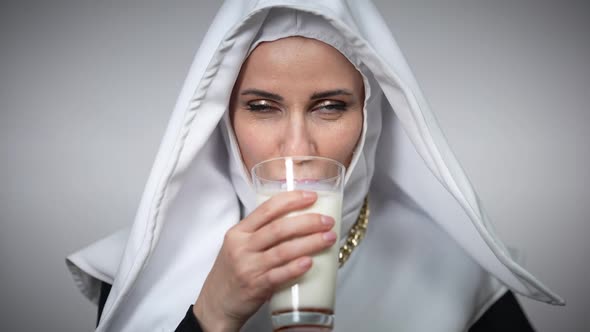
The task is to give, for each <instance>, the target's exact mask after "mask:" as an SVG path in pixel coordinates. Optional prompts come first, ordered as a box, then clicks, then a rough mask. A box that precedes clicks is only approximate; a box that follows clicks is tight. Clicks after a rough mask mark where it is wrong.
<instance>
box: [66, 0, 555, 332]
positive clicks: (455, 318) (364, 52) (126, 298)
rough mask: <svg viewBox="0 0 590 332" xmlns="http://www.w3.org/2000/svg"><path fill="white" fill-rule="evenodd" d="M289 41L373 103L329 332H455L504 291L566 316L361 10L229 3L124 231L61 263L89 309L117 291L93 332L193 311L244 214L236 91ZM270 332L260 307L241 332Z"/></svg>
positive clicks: (347, 1)
mask: <svg viewBox="0 0 590 332" xmlns="http://www.w3.org/2000/svg"><path fill="white" fill-rule="evenodd" d="M293 9H296V10H293ZM319 32H321V33H319ZM289 35H301V36H304V37H308V38H315V39H318V40H321V41H323V42H326V43H328V44H330V45H332V46H334V47H335V48H336V49H338V50H339V51H340V52H341V53H343V54H344V55H345V56H346V57H347V58H348V59H349V60H350V61H351V62H352V63H353V64H354V65H355V66H356V67H357V69H359V70H360V71H361V72H362V73H363V76H364V80H365V88H366V90H367V99H366V102H365V106H366V107H365V110H364V112H365V117H364V119H365V124H364V126H363V135H362V140H361V142H360V143H359V146H358V147H357V149H356V150H355V156H354V158H353V162H352V163H351V166H350V168H349V170H348V171H347V184H346V189H345V204H344V212H343V221H344V225H343V228H344V229H343V231H344V232H346V231H347V230H348V229H347V228H348V227H350V225H351V224H352V222H354V220H355V218H356V214H358V210H359V208H360V205H361V203H362V199H363V198H364V196H365V194H366V193H367V192H369V193H370V198H369V205H370V208H371V210H372V213H371V217H370V222H369V229H368V232H367V235H366V238H365V240H364V242H363V243H362V244H361V245H360V246H359V247H358V248H357V249H355V251H354V252H353V254H352V256H351V258H350V260H349V261H348V262H347V263H346V265H345V266H344V267H343V268H342V269H341V270H340V271H339V276H338V290H337V303H336V330H337V331H360V330H367V331H391V330H399V331H433V330H436V331H463V330H466V329H467V328H468V327H469V325H470V324H471V323H472V322H473V321H474V320H476V319H477V318H478V317H479V315H480V314H481V313H482V312H483V311H485V309H487V307H488V306H489V305H490V304H491V303H493V302H494V301H495V300H496V299H497V298H498V297H499V296H501V295H502V294H503V293H504V292H505V291H506V287H508V288H510V289H512V290H514V291H516V292H518V293H520V294H523V295H526V296H528V297H531V298H533V299H536V300H539V301H544V302H548V303H552V304H563V300H562V299H560V298H559V296H557V295H556V294H554V293H552V292H551V291H550V290H549V289H548V288H546V287H545V286H544V285H542V284H541V283H540V282H539V281H537V280H536V279H535V278H534V277H533V276H532V275H531V274H530V273H528V272H527V271H526V270H524V269H523V268H522V267H521V266H520V265H518V264H517V263H516V262H515V261H514V259H513V258H512V257H511V255H510V254H509V252H508V251H507V249H506V247H505V246H504V245H503V244H502V243H501V241H500V240H499V239H498V238H497V237H496V236H495V234H494V231H493V228H492V225H491V224H490V223H489V221H488V220H487V217H486V215H485V213H484V211H483V209H482V207H481V205H480V203H479V200H478V198H477V196H476V194H475V193H474V191H473V189H472V187H471V185H470V183H469V181H468V180H467V178H466V176H465V174H464V173H463V171H462V170H461V167H460V166H459V164H458V162H457V161H456V159H455V158H454V156H453V154H452V151H451V150H450V148H449V147H448V145H447V143H446V140H445V139H444V137H443V135H442V133H441V131H440V129H439V127H438V125H437V124H436V121H435V119H434V116H433V115H432V113H431V111H430V109H429V106H428V104H427V103H426V100H425V99H424V97H423V95H422V93H421V92H420V89H419V87H418V85H417V83H416V81H415V78H414V76H413V74H412V73H411V71H410V69H409V67H408V65H407V63H406V61H405V60H404V58H403V55H402V54H401V51H400V50H399V48H398V47H397V44H396V42H395V40H394V39H393V37H392V36H391V34H390V32H389V30H388V29H387V27H386V25H385V22H384V21H383V19H382V18H381V16H380V15H379V13H378V12H377V10H376V9H375V8H374V7H373V5H372V4H371V3H370V2H368V1H353V0H326V1H322V2H319V1H312V0H309V1H306V0H300V1H288V0H283V1H276V0H274V1H273V0H266V1H265V0H259V1H244V0H230V1H226V2H225V3H224V5H223V6H222V7H221V9H220V11H219V13H218V14H217V16H216V17H215V19H214V21H213V23H212V25H211V27H210V29H209V31H208V33H207V34H206V36H205V38H204V40H203V42H202V44H201V47H200V49H199V51H198V52H197V54H196V57H195V60H194V62H193V65H192V66H191V69H190V71H189V74H188V77H187V79H186V81H185V84H184V86H183V89H182V91H181V94H180V96H179V98H178V101H177V104H176V106H175V109H174V112H173V114H172V117H171V120H170V122H169V125H168V128H167V131H166V134H165V136H164V139H163V141H162V144H161V146H160V150H159V152H158V155H157V157H156V161H155V163H154V166H153V169H152V172H151V174H150V177H149V179H148V182H147V185H146V188H145V191H144V194H143V197H142V200H141V203H140V206H139V209H138V212H137V215H136V219H135V222H134V224H133V226H132V227H131V229H127V230H123V231H121V232H118V233H116V234H114V235H112V236H110V237H108V238H105V239H103V240H101V241H99V242H97V243H95V244H93V245H91V246H89V247H87V248H86V249H83V250H81V251H79V252H77V253H75V254H73V255H71V256H69V257H68V259H67V260H66V262H67V264H68V267H69V269H70V270H71V272H72V274H73V276H74V279H75V281H76V282H77V284H78V286H79V287H80V289H81V290H82V292H83V293H84V294H85V295H86V296H87V297H88V298H89V299H91V300H93V301H96V299H97V296H98V286H99V283H100V282H101V281H104V282H108V283H112V284H113V287H112V289H111V293H110V295H109V298H108V300H107V303H106V305H105V308H104V311H103V314H102V318H101V323H100V325H99V327H98V329H97V331H172V330H174V328H175V327H176V326H177V324H178V323H179V322H180V321H181V320H182V317H183V316H184V314H185V312H186V310H187V309H188V307H189V305H190V304H192V303H194V301H195V300H196V298H197V296H198V294H199V292H200V288H201V287H202V284H203V282H204V280H205V278H206V276H207V274H208V272H209V270H210V268H211V266H212V264H213V261H214V259H215V257H216V256H217V252H218V250H219V248H220V246H221V243H222V241H223V236H224V234H225V232H226V231H227V230H228V229H229V228H230V227H231V226H232V225H234V224H235V223H237V222H238V221H239V220H240V219H241V215H243V214H245V213H249V211H251V210H252V209H253V202H251V198H250V197H251V195H250V194H249V193H250V190H251V189H250V187H249V184H248V180H247V177H246V176H245V172H244V169H243V166H242V164H241V162H240V159H239V151H237V145H236V144H235V138H233V132H232V130H231V127H229V126H228V121H227V116H225V119H224V114H227V112H226V111H227V107H228V101H229V98H230V94H231V90H232V87H233V84H234V82H235V79H236V77H237V75H238V73H239V70H240V67H241V63H242V62H243V60H244V59H245V58H246V56H247V55H248V53H249V52H250V51H251V49H252V48H253V47H254V46H255V45H256V43H258V42H261V41H268V40H274V39H277V38H282V37H285V36H289ZM228 152H229V153H228ZM269 324H270V322H269V316H268V312H266V308H265V307H263V308H261V310H260V311H259V312H258V313H257V314H255V315H254V316H253V317H252V319H251V320H250V321H249V322H248V323H247V324H246V326H245V327H244V328H243V331H266V330H270V325H269Z"/></svg>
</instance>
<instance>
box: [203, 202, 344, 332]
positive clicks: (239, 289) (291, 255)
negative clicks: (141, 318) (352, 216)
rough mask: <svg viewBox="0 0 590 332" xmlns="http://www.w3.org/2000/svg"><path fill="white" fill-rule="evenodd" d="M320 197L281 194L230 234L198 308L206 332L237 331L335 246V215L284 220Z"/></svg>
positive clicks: (204, 288)
mask: <svg viewBox="0 0 590 332" xmlns="http://www.w3.org/2000/svg"><path fill="white" fill-rule="evenodd" d="M316 199H317V194H316V193H314V192H304V191H290V192H284V193H280V194H277V195H275V196H273V197H271V198H270V199H268V200H267V201H266V202H264V203H263V204H261V205H260V206H259V207H258V208H256V210H254V211H253V212H252V213H251V214H250V215H249V216H247V217H246V218H244V219H243V220H242V221H241V222H240V223H238V224H237V225H235V226H234V227H232V228H231V229H230V230H229V231H227V233H226V234H225V238H224V241H223V246H222V247H221V250H220V252H219V254H218V255H217V259H216V260H215V263H214V264H213V268H212V269H211V271H210V272H209V275H208V276H207V279H206V280H205V283H204V284H203V288H202V290H201V294H200V295H199V298H198V299H197V301H196V303H195V305H194V306H193V313H194V314H195V316H196V317H197V318H198V320H199V322H200V324H201V327H202V328H203V329H204V331H207V332H210V331H211V332H212V331H238V330H239V329H240V327H241V326H242V325H243V324H244V323H245V322H246V321H247V320H248V318H249V317H250V316H251V315H253V314H254V313H255V312H256V311H257V310H258V308H260V306H261V305H262V304H264V302H265V301H266V300H267V299H269V298H270V296H271V295H272V293H273V292H274V291H275V289H277V288H278V287H279V286H281V285H282V284H284V283H286V282H288V281H291V280H294V279H296V278H298V277H300V276H301V275H303V274H304V273H305V272H306V271H307V270H309V268H310V267H311V264H312V260H311V257H310V255H313V254H315V253H318V252H320V251H322V250H324V249H326V248H328V247H330V246H331V245H333V244H334V242H335V241H336V233H334V232H333V231H331V228H332V226H333V225H334V220H333V219H332V218H331V217H328V216H322V215H319V214H311V213H308V214H301V215H298V216H293V217H284V215H286V214H287V213H289V212H292V211H296V210H300V209H303V208H306V207H308V206H310V205H312V204H313V203H314V202H315V201H316Z"/></svg>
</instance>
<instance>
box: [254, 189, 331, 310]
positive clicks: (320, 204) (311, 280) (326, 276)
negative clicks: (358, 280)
mask: <svg viewBox="0 0 590 332" xmlns="http://www.w3.org/2000/svg"><path fill="white" fill-rule="evenodd" d="M317 194H318V198H317V200H316V202H315V203H314V204H313V205H312V206H310V207H308V208H306V209H303V210H298V211H295V212H292V213H290V214H288V216H295V215H299V214H304V213H319V214H323V215H327V216H330V217H332V218H334V221H335V223H334V226H333V228H332V230H333V231H334V232H335V233H336V235H337V241H336V242H335V244H334V245H332V246H331V247H330V248H328V249H325V250H324V251H322V252H320V253H318V254H316V255H314V256H313V257H312V259H313V264H312V267H311V269H309V270H308V271H307V272H306V273H305V274H304V275H303V276H301V277H300V278H298V279H296V280H295V281H293V282H291V283H289V284H286V285H284V286H283V287H281V289H279V290H277V291H276V292H275V293H274V294H273V296H272V298H271V301H270V310H271V312H273V313H274V312H286V311H295V310H299V311H306V310H311V311H318V310H321V311H324V310H327V311H330V312H332V311H333V308H334V300H335V284H336V273H337V271H338V250H339V247H338V242H339V240H340V223H341V219H342V194H341V193H339V192H331V191H317ZM271 195H272V194H270V193H269V194H266V193H258V194H257V195H256V203H257V204H258V205H260V204H262V202H264V201H266V200H267V199H269V198H270V197H271Z"/></svg>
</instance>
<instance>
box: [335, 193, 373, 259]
mask: <svg viewBox="0 0 590 332" xmlns="http://www.w3.org/2000/svg"><path fill="white" fill-rule="evenodd" d="M369 213H370V210H369V197H368V196H365V201H364V202H363V207H362V208H361V212H360V213H359V216H358V218H357V219H356V221H355V223H354V225H352V227H351V228H350V230H349V231H348V235H347V236H346V242H344V244H343V245H342V247H340V252H339V253H338V263H339V264H340V265H339V267H342V266H344V263H346V261H347V260H348V258H350V255H351V254H352V251H353V250H354V249H355V248H356V247H358V245H359V244H360V243H361V241H362V240H363V238H364V237H365V233H366V232H367V226H368V225H369Z"/></svg>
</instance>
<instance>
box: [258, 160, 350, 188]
mask: <svg viewBox="0 0 590 332" xmlns="http://www.w3.org/2000/svg"><path fill="white" fill-rule="evenodd" d="M281 159H282V160H287V159H291V160H310V159H316V160H323V161H327V162H330V163H333V164H335V165H336V167H338V170H339V172H338V173H340V174H338V175H336V176H332V177H330V178H327V179H322V180H318V182H327V181H330V180H332V179H335V178H337V177H339V176H342V177H344V176H345V174H346V167H344V165H343V164H342V163H341V162H339V161H337V160H334V159H331V158H326V157H319V156H286V157H274V158H270V159H266V160H263V161H261V162H258V163H256V164H255V165H254V166H252V169H251V170H250V175H251V176H252V179H254V178H258V179H261V180H263V181H266V182H276V183H279V182H282V181H279V180H270V179H266V178H263V177H260V176H258V175H256V173H255V170H256V169H257V168H259V167H260V166H261V165H262V164H266V163H271V162H273V161H277V160H281Z"/></svg>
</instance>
